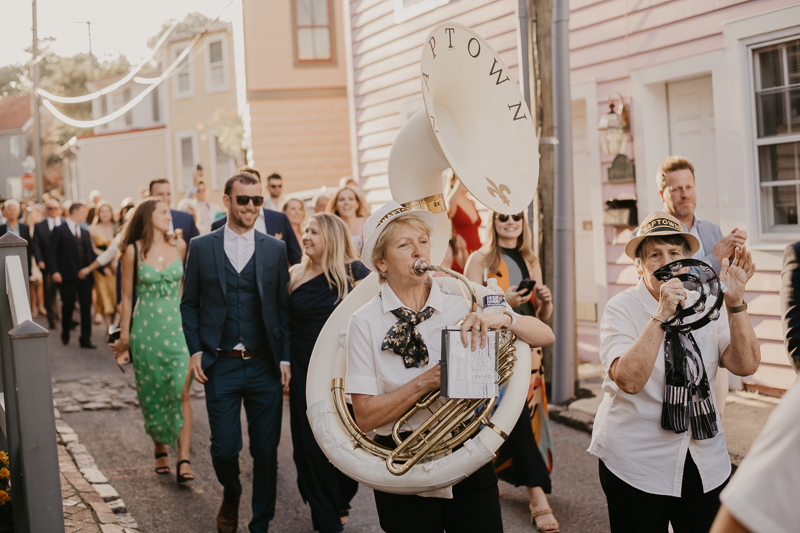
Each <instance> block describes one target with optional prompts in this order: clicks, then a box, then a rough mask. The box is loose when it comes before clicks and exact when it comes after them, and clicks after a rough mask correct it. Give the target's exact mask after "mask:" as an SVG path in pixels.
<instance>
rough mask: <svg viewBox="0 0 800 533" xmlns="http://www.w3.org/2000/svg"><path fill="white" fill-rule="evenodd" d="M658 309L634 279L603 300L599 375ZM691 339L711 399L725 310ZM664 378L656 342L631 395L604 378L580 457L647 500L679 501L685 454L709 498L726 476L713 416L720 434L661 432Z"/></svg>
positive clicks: (725, 334) (726, 337) (724, 335)
mask: <svg viewBox="0 0 800 533" xmlns="http://www.w3.org/2000/svg"><path fill="white" fill-rule="evenodd" d="M657 310H658V300H656V299H655V298H654V297H653V295H652V294H650V291H649V290H648V289H647V286H645V284H644V282H643V281H642V280H641V279H640V280H639V283H638V285H636V287H634V288H632V289H628V290H627V291H625V292H622V293H620V294H617V295H616V296H614V297H613V298H612V299H611V300H609V302H608V304H607V305H606V308H605V311H604V313H603V318H602V320H601V322H600V361H601V362H602V363H603V367H604V368H605V370H606V372H608V369H609V368H610V367H611V363H612V362H614V360H615V359H617V358H619V357H620V356H621V355H622V354H624V353H625V352H626V351H627V350H628V348H630V346H631V345H632V344H633V343H634V341H636V339H637V338H639V336H640V335H641V334H642V330H644V328H645V326H647V323H648V321H649V320H650V315H651V314H653V313H655V312H656V311H657ZM692 336H693V337H694V339H695V341H697V346H698V348H700V354H701V355H702V357H703V363H704V365H705V367H706V373H707V374H708V380H709V386H710V388H711V394H712V396H713V394H714V382H715V379H716V375H717V368H718V366H719V358H720V357H721V356H722V353H723V352H724V351H725V349H726V348H727V347H728V345H729V344H730V338H731V334H730V329H729V328H728V315H727V313H726V312H725V308H724V307H723V309H722V310H721V312H720V317H719V318H718V319H717V320H716V321H715V322H711V323H710V324H708V325H706V326H705V327H703V328H700V329H699V330H695V331H693V332H692ZM664 379H665V370H664V343H663V342H662V343H661V346H660V347H659V349H658V357H657V358H656V362H655V365H654V367H653V372H652V373H651V374H650V379H649V380H648V381H647V383H646V384H645V386H644V389H642V391H641V392H639V393H638V394H628V393H626V392H623V391H622V390H621V389H620V388H619V387H618V386H617V384H616V383H614V382H613V381H612V380H611V379H609V378H608V376H607V375H606V378H605V381H603V392H604V393H605V395H604V397H603V401H602V403H601V404H600V407H599V408H598V410H597V416H596V417H595V419H594V429H593V431H592V442H591V444H590V445H589V449H588V450H587V451H588V452H589V453H590V454H591V455H594V456H595V457H598V458H600V459H601V460H602V461H603V462H604V463H605V465H606V466H607V467H608V469H609V470H611V472H613V473H614V475H616V476H617V477H619V478H620V479H622V480H623V481H624V482H626V483H628V484H629V485H632V486H633V487H636V488H637V489H639V490H642V491H644V492H647V493H650V494H659V495H664V496H675V497H680V495H681V484H682V482H683V466H684V462H685V461H686V453H687V451H688V452H689V453H691V454H692V460H694V462H695V464H696V465H697V469H698V470H699V471H700V478H701V479H702V480H703V491H704V492H709V491H711V490H713V489H715V488H717V487H719V486H720V485H721V484H722V483H724V482H725V480H726V479H728V476H730V472H731V461H730V457H729V456H728V449H727V446H726V444H725V434H724V432H723V430H722V423H721V421H720V419H719V413H717V427H718V428H719V433H717V434H716V435H715V436H714V437H713V438H711V439H705V440H695V439H692V434H691V428H690V429H689V431H686V432H685V433H680V434H678V433H675V432H674V431H668V430H665V429H661V405H662V402H663V400H664V388H665V382H664ZM715 400H716V398H715ZM714 403H715V404H716V401H715V402H714Z"/></svg>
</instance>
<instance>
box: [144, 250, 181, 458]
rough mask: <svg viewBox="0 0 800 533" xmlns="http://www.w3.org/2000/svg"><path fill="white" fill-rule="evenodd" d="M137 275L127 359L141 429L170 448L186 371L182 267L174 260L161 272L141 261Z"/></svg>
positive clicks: (178, 427) (176, 430) (177, 425)
mask: <svg viewBox="0 0 800 533" xmlns="http://www.w3.org/2000/svg"><path fill="white" fill-rule="evenodd" d="M137 274H138V275H137V280H136V292H137V294H138V297H139V300H138V301H137V302H136V309H135V310H134V312H133V323H132V324H131V356H132V358H133V369H134V373H135V375H136V391H137V393H138V396H139V405H140V406H141V408H142V414H143V415H144V428H145V431H147V434H148V435H150V436H151V437H152V438H153V440H154V441H156V442H161V443H163V444H168V445H171V446H175V445H176V444H177V442H178V434H179V433H180V430H181V426H183V414H182V413H181V395H182V393H183V385H184V383H185V382H186V373H187V372H188V370H189V349H188V348H187V347H186V338H185V337H184V336H183V322H182V321H181V312H180V303H181V294H180V283H181V278H182V277H183V265H182V263H181V260H180V259H176V260H175V261H174V262H173V263H172V264H171V265H170V266H169V267H167V269H166V270H163V271H162V270H159V269H157V268H156V267H153V266H150V265H146V264H144V263H142V262H141V260H140V261H139V271H138V273H137Z"/></svg>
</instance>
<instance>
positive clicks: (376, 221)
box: [361, 201, 436, 272]
mask: <svg viewBox="0 0 800 533" xmlns="http://www.w3.org/2000/svg"><path fill="white" fill-rule="evenodd" d="M406 214H411V215H414V216H417V217H419V218H420V219H422V221H423V222H426V223H427V224H428V225H430V226H431V227H434V226H436V216H435V215H434V214H433V213H431V212H430V211H426V210H424V209H409V208H407V207H403V206H402V205H400V204H398V203H397V202H395V201H391V202H387V203H386V204H385V205H384V206H383V207H381V208H380V209H378V210H377V211H375V212H374V213H372V215H370V217H369V218H368V219H367V222H366V223H365V224H364V246H363V247H362V248H361V262H362V263H364V266H366V267H367V268H368V269H370V270H371V271H373V272H377V268H375V264H374V263H373V262H372V251H373V250H374V249H375V244H376V243H377V242H378V237H380V236H381V233H383V230H385V229H386V226H388V225H389V222H391V221H392V220H394V219H396V218H397V217H399V216H400V215H406Z"/></svg>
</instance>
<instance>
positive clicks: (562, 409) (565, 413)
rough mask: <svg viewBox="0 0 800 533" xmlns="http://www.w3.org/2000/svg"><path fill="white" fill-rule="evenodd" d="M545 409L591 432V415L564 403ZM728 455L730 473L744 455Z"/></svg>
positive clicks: (558, 419) (567, 423) (552, 416)
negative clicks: (572, 408)
mask: <svg viewBox="0 0 800 533" xmlns="http://www.w3.org/2000/svg"><path fill="white" fill-rule="evenodd" d="M547 409H548V414H549V415H550V420H552V421H554V422H558V423H559V424H563V425H565V426H569V427H571V428H573V429H577V430H578V431H583V432H585V433H588V434H589V435H591V434H592V428H594V417H593V416H591V415H588V414H586V413H582V412H580V411H574V410H571V409H570V408H569V406H564V405H557V404H550V405H548V406H547ZM728 456H729V457H730V458H731V466H732V469H733V470H732V472H731V473H733V472H735V471H736V469H737V468H739V465H740V464H741V462H742V459H744V457H742V456H741V455H738V454H734V453H730V452H729V453H728Z"/></svg>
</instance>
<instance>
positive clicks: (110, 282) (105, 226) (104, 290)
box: [89, 202, 117, 328]
mask: <svg viewBox="0 0 800 533" xmlns="http://www.w3.org/2000/svg"><path fill="white" fill-rule="evenodd" d="M116 229H117V225H116V223H114V209H113V208H112V207H111V204H109V203H107V202H102V203H101V204H100V205H99V206H98V207H97V212H96V213H95V217H94V220H93V221H92V225H91V226H89V235H91V237H92V245H93V246H94V251H95V253H96V254H98V255H100V254H101V253H103V252H104V251H105V250H106V249H107V248H108V246H109V245H110V244H111V241H113V240H114V233H115V232H116ZM93 275H94V289H95V292H96V295H97V298H96V300H95V313H96V314H98V315H102V316H103V320H104V321H105V325H106V328H108V327H109V326H111V325H112V324H113V323H114V316H115V315H116V314H117V281H116V278H115V277H114V273H113V272H112V271H111V269H110V268H108V267H106V268H102V269H98V270H95V271H94V272H93Z"/></svg>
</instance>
